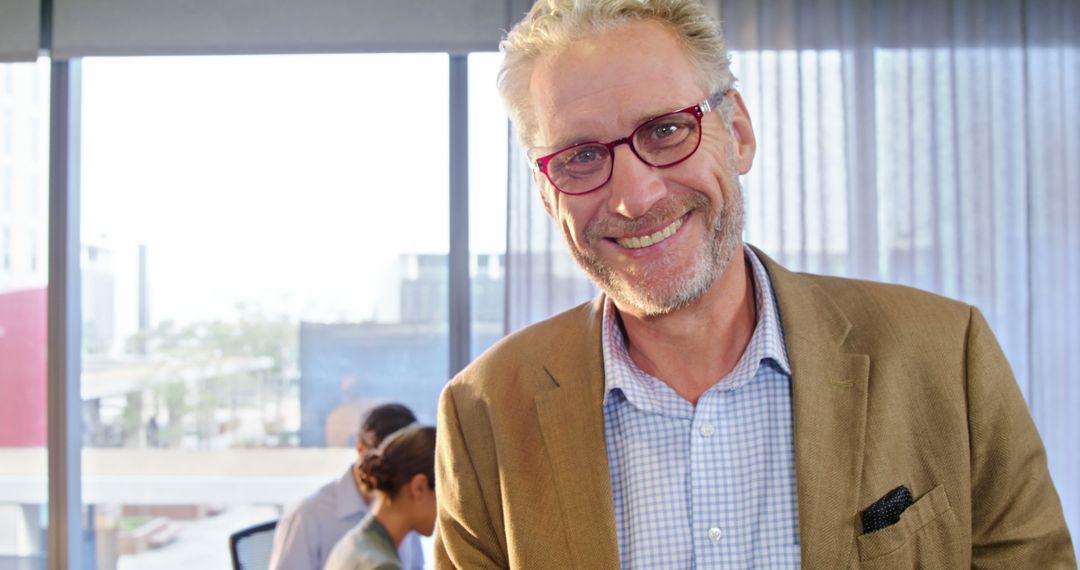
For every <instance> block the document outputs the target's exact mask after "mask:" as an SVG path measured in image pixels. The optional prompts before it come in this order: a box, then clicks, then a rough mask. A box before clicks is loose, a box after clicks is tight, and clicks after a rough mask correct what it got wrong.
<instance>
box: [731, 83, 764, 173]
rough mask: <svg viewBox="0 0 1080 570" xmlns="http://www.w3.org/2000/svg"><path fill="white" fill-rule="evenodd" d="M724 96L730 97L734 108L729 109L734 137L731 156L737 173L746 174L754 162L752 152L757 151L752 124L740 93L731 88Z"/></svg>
mask: <svg viewBox="0 0 1080 570" xmlns="http://www.w3.org/2000/svg"><path fill="white" fill-rule="evenodd" d="M726 96H727V97H730V98H731V100H732V102H733V103H734V109H732V111H731V135H732V137H733V139H734V140H733V141H732V144H734V148H733V149H732V150H733V154H732V156H733V158H734V161H735V169H736V170H738V171H739V174H746V173H747V172H749V171H750V166H752V165H753V164H754V154H755V153H756V152H757V139H756V138H755V137H754V125H753V123H752V122H751V121H750V113H749V112H747V110H746V104H745V103H743V99H742V95H740V94H739V92H738V91H737V90H735V89H731V90H729V91H728V92H727V94H726Z"/></svg>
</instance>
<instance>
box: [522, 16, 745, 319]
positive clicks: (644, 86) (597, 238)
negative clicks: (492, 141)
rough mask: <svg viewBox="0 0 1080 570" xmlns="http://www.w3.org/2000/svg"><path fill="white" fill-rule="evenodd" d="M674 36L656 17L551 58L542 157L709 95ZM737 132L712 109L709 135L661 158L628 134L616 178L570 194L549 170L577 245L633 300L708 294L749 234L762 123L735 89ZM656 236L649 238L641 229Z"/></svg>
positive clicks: (649, 308)
mask: <svg viewBox="0 0 1080 570" xmlns="http://www.w3.org/2000/svg"><path fill="white" fill-rule="evenodd" d="M697 77H698V75H697V74H696V70H695V68H694V67H693V65H692V64H691V62H690V60H689V58H688V57H687V56H686V55H685V54H684V52H683V50H682V48H681V47H680V46H679V44H678V43H677V40H676V38H675V36H674V35H673V34H672V33H671V32H670V31H669V30H668V29H667V28H665V27H664V26H663V25H661V24H659V23H657V22H638V23H631V24H627V25H624V26H622V27H620V28H617V29H615V30H612V31H609V32H606V33H604V34H601V35H599V36H597V37H595V38H593V39H590V40H587V41H583V42H579V43H576V44H573V45H572V46H570V47H568V48H566V49H565V50H563V51H562V52H559V53H556V54H552V55H550V56H545V57H543V58H541V59H540V60H539V61H538V62H537V65H536V67H535V69H534V71H533V75H532V82H531V84H530V93H531V95H532V99H533V105H534V112H535V113H536V118H537V124H538V133H537V135H536V139H537V140H535V141H533V143H534V147H535V148H534V153H533V154H534V156H535V155H542V154H547V153H549V152H553V151H555V150H558V149H561V148H563V147H566V146H569V145H572V144H576V143H579V142H584V141H590V140H593V141H605V142H606V141H610V140H614V139H617V138H621V137H624V136H627V135H628V134H630V132H631V131H633V130H634V129H635V128H636V127H637V126H638V125H640V124H641V123H643V122H645V121H646V120H648V119H650V118H652V117H655V116H657V115H661V114H664V113H667V112H670V111H674V110H676V109H681V108H684V107H687V106H689V105H694V104H696V103H700V102H701V101H704V100H705V99H706V98H707V97H708V96H709V95H710V94H709V93H707V92H706V90H705V88H704V87H702V86H701V85H700V84H699V82H698V81H697ZM728 97H733V98H735V103H736V104H735V105H734V111H733V119H734V121H733V128H732V131H731V132H730V133H729V131H728V129H727V127H726V126H725V125H724V122H723V119H722V118H721V117H720V115H719V113H718V112H712V113H709V114H707V115H706V116H705V117H704V118H703V119H702V137H701V146H700V147H699V148H698V150H697V152H695V153H694V155H693V156H691V157H690V158H689V159H687V160H686V161H685V162H682V163H680V164H678V165H675V166H672V167H669V168H653V167H651V166H649V165H647V164H645V163H643V162H641V161H640V160H639V159H638V158H637V157H636V156H634V154H633V152H632V151H631V150H630V148H628V147H627V146H626V145H621V146H619V147H617V148H616V150H615V156H614V170H613V172H612V175H611V179H610V180H609V181H608V182H607V183H606V184H605V185H604V186H602V187H601V188H600V189H598V190H596V191H594V192H591V193H589V194H583V195H576V196H568V195H565V194H562V193H560V192H558V191H557V190H555V188H554V187H553V186H552V185H551V184H550V183H549V182H548V181H547V179H546V178H544V177H543V175H540V178H539V182H540V184H541V187H542V193H543V197H544V204H545V206H546V207H547V209H548V213H549V214H551V216H552V217H553V218H554V219H555V220H556V221H557V222H558V223H559V225H560V227H561V228H562V230H563V234H564V236H565V237H566V241H567V244H568V245H569V247H570V251H571V253H573V255H574V257H575V258H576V259H577V261H578V263H579V264H580V265H581V266H582V268H584V269H585V271H586V272H587V273H589V275H590V277H591V278H592V279H593V280H594V281H595V282H596V283H597V285H599V286H600V287H601V288H602V289H603V290H604V291H605V292H606V293H607V294H608V295H610V296H611V297H612V298H613V299H614V300H615V302H616V304H617V305H618V306H619V308H620V309H621V310H623V311H631V312H634V313H637V314H640V315H643V316H649V315H661V314H666V313H669V312H671V311H673V310H675V309H677V308H679V307H682V306H685V305H687V304H689V303H692V302H693V301H695V300H696V299H698V298H699V297H700V296H701V295H702V294H704V293H705V292H706V291H707V290H709V288H710V287H712V285H713V284H714V283H715V282H716V280H717V278H718V277H719V276H720V274H722V273H723V272H724V271H725V270H726V268H727V267H728V266H729V265H730V262H731V260H732V258H733V257H734V253H735V252H736V251H738V249H739V247H740V246H741V243H742V239H741V233H742V196H741V193H740V191H739V185H738V174H740V173H744V172H746V171H747V170H749V168H750V164H751V162H752V160H753V153H754V142H753V131H752V129H751V127H750V121H749V117H748V116H747V115H746V111H745V108H744V107H743V105H742V101H741V99H739V96H738V94H737V93H736V92H734V91H731V92H729V93H728ZM644 236H650V239H648V240H644V241H645V242H650V241H651V242H652V243H651V245H647V246H644V247H642V243H641V241H640V240H630V238H642V237H644Z"/></svg>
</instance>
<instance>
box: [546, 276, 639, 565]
mask: <svg viewBox="0 0 1080 570" xmlns="http://www.w3.org/2000/svg"><path fill="white" fill-rule="evenodd" d="M603 303H604V298H603V296H602V295H601V296H600V297H598V298H597V299H595V300H594V301H593V302H592V303H591V304H589V305H586V306H582V307H579V308H578V309H577V310H578V311H581V312H582V316H583V317H584V326H582V327H576V328H570V327H567V329H566V331H565V335H564V336H563V340H564V341H565V342H560V343H559V345H558V346H553V347H552V354H551V356H550V357H549V358H548V359H547V361H546V362H545V365H544V371H545V372H546V374H547V375H548V377H549V379H550V381H551V389H550V390H547V391H543V392H541V393H540V394H538V395H537V396H536V398H535V402H536V412H537V416H538V418H539V421H540V431H541V434H542V436H543V439H544V446H545V451H546V454H547V458H548V463H549V464H550V465H551V467H552V475H553V477H554V480H555V489H554V491H555V493H554V494H555V498H556V500H557V506H558V507H559V508H560V510H561V511H562V521H563V530H564V532H565V536H566V540H567V542H568V545H569V549H570V554H571V556H572V558H573V560H574V566H575V567H577V568H618V566H619V549H618V544H617V538H616V534H615V508H614V506H613V502H612V498H611V474H610V473H611V472H610V468H609V466H608V459H607V444H606V442H605V439H604V414H603V409H602V406H603V398H604V363H603V357H602V354H601V350H600V325H601V315H602V314H603V306H604V305H603ZM578 322H581V321H578ZM538 508H544V507H543V506H540V505H538Z"/></svg>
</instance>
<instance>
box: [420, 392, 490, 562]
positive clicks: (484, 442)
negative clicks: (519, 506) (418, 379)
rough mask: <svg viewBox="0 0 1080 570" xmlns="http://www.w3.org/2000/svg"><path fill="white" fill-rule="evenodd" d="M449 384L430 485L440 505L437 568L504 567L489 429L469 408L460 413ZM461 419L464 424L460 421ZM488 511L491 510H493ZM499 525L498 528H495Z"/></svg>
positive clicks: (476, 411)
mask: <svg viewBox="0 0 1080 570" xmlns="http://www.w3.org/2000/svg"><path fill="white" fill-rule="evenodd" d="M454 386H455V384H454V383H453V382H451V383H450V384H448V385H447V387H446V388H445V389H444V390H443V393H442V396H441V397H440V398H439V419H438V429H437V430H436V445H435V485H436V496H437V497H438V501H439V512H438V519H437V523H438V528H437V530H436V535H435V567H436V568H440V569H443V568H469V569H472V568H506V567H507V564H506V562H505V561H506V556H505V554H504V553H505V551H506V550H505V541H504V540H500V539H499V537H500V536H502V535H500V534H498V533H497V532H496V531H495V527H496V524H498V523H497V522H496V521H495V520H493V514H492V513H495V516H497V513H498V512H499V511H498V510H497V509H498V507H497V504H498V503H497V501H498V500H497V492H496V491H493V489H497V486H498V481H497V478H498V476H497V468H496V467H495V463H494V457H495V449H494V443H493V440H492V438H491V437H490V431H489V430H483V429H477V426H478V425H483V424H484V423H486V422H484V421H483V419H482V418H483V417H484V416H483V414H482V412H481V410H479V409H475V408H479V406H477V405H475V403H473V404H474V405H473V406H471V408H474V409H467V410H459V407H458V402H457V401H456V399H455V394H454ZM463 418H464V419H465V420H466V424H465V425H463V423H462V419H463ZM492 509H495V510H494V511H493V510H492ZM500 526H501V524H500Z"/></svg>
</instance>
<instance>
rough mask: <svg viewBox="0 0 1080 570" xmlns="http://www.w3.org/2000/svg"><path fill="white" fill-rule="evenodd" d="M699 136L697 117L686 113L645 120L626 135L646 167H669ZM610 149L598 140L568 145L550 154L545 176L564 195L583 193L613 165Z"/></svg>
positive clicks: (690, 150)
mask: <svg viewBox="0 0 1080 570" xmlns="http://www.w3.org/2000/svg"><path fill="white" fill-rule="evenodd" d="M700 139H701V129H700V124H699V122H698V118H697V117H696V116H695V115H694V114H693V113H689V112H681V113H671V114H668V115H663V116H661V117H657V118H655V119H653V120H651V121H648V122H646V123H644V124H642V125H641V126H639V127H638V128H637V129H635V130H634V133H633V134H632V135H631V137H630V145H631V149H632V150H633V152H634V154H636V155H637V156H638V158H640V159H641V160H642V161H643V162H645V163H646V164H649V165H650V166H657V167H663V166H669V165H671V164H674V163H676V162H679V161H681V160H685V159H686V158H687V157H689V156H690V155H691V154H693V153H694V151H695V150H696V149H697V146H698V142H700ZM613 150H614V149H613V148H609V147H608V146H607V145H604V144H602V143H596V142H592V143H584V144H580V145H577V146H572V147H570V148H567V149H566V150H564V151H562V152H560V153H559V154H556V155H555V156H553V157H551V159H550V160H549V161H548V163H547V175H548V178H549V179H551V182H552V183H553V184H555V186H557V187H558V188H559V190H562V191H563V192H566V193H568V194H583V193H585V192H589V191H592V190H595V189H596V188H598V187H600V186H602V185H603V184H604V183H605V182H607V179H608V177H609V176H610V175H611V169H612V167H613V165H614V160H613V157H612V151H613Z"/></svg>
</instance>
